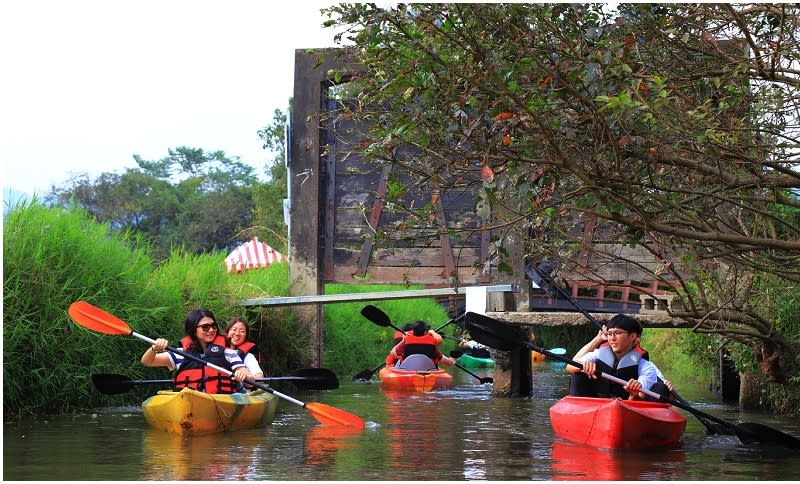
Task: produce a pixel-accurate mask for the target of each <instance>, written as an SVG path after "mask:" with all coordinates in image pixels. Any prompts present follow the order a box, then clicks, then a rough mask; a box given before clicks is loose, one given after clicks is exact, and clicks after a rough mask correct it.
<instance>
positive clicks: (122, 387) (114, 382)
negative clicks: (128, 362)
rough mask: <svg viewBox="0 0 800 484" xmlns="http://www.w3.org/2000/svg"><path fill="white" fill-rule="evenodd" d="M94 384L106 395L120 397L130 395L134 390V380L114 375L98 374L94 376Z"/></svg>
mask: <svg viewBox="0 0 800 484" xmlns="http://www.w3.org/2000/svg"><path fill="white" fill-rule="evenodd" d="M92 383H94V387H95V388H97V389H98V390H99V391H100V392H101V393H105V394H106V395H119V394H121V393H128V392H129V391H131V390H132V389H133V380H131V379H130V378H128V377H127V376H124V375H114V374H113V373H98V374H94V375H92Z"/></svg>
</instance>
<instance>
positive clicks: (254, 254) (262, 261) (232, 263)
mask: <svg viewBox="0 0 800 484" xmlns="http://www.w3.org/2000/svg"><path fill="white" fill-rule="evenodd" d="M281 261H283V256H282V255H281V253H280V252H278V251H277V250H275V249H273V248H272V247H270V246H268V245H267V244H265V243H264V242H259V241H258V238H257V237H253V240H250V241H247V242H245V243H244V244H242V245H240V246H239V247H237V248H236V249H234V250H233V252H231V253H230V255H228V257H226V258H225V267H226V268H227V269H228V272H231V271H234V270H235V271H236V272H242V271H243V270H245V269H255V268H258V267H267V266H268V265H270V264H272V263H273V262H281Z"/></svg>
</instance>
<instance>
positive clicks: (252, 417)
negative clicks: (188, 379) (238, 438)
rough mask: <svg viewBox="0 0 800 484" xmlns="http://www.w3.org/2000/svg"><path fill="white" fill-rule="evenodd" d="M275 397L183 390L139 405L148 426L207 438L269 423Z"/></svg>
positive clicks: (154, 397)
mask: <svg viewBox="0 0 800 484" xmlns="http://www.w3.org/2000/svg"><path fill="white" fill-rule="evenodd" d="M277 406H278V398H277V397H275V396H274V395H272V394H270V393H268V392H264V391H263V390H256V391H253V392H250V393H235V394H232V395H225V394H209V393H203V392H198V391H195V390H192V389H190V388H184V389H182V390H181V391H179V392H174V391H169V390H163V391H160V392H158V394H156V395H153V396H152V397H150V398H148V399H147V400H145V401H144V403H142V409H143V410H144V417H145V419H146V420H147V422H148V423H149V424H150V426H152V427H154V428H157V429H160V430H164V431H167V432H170V433H173V434H180V435H207V434H215V433H218V432H225V431H229V430H241V429H249V428H254V427H260V426H264V425H267V424H269V423H272V420H273V419H274V418H275V410H276V409H277Z"/></svg>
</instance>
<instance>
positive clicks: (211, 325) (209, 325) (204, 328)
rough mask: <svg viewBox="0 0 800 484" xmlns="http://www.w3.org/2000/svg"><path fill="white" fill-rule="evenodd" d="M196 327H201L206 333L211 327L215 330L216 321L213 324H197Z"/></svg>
mask: <svg viewBox="0 0 800 484" xmlns="http://www.w3.org/2000/svg"><path fill="white" fill-rule="evenodd" d="M197 327H198V328H200V329H202V330H203V331H204V332H206V333H207V332H209V331H211V330H212V329H213V330H215V331H216V329H217V324H216V323H214V324H198V325H197Z"/></svg>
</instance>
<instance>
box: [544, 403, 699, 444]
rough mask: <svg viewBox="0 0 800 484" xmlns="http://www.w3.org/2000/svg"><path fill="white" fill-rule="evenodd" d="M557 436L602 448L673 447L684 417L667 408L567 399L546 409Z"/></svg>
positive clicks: (664, 405)
mask: <svg viewBox="0 0 800 484" xmlns="http://www.w3.org/2000/svg"><path fill="white" fill-rule="evenodd" d="M550 423H551V424H552V426H553V431H554V432H555V434H556V436H557V437H560V438H562V439H564V440H569V441H571V442H578V443H582V444H588V445H590V446H592V447H600V448H606V449H651V448H661V447H671V446H675V445H677V444H678V443H679V442H680V439H681V437H682V436H683V432H684V430H685V429H686V418H685V417H684V416H683V415H681V414H680V413H679V412H678V411H677V410H675V409H674V408H673V407H672V406H671V405H667V404H665V403H660V402H646V401H641V400H621V399H618V398H589V397H572V396H567V397H564V398H562V399H561V400H559V401H558V402H556V403H555V405H553V406H552V407H550Z"/></svg>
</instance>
